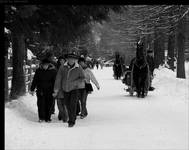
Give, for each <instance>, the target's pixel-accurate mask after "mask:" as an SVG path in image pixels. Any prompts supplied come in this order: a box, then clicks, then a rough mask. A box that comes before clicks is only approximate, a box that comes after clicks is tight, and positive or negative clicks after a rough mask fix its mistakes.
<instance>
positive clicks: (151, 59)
mask: <svg viewBox="0 0 189 150" xmlns="http://www.w3.org/2000/svg"><path fill="white" fill-rule="evenodd" d="M146 59H147V62H148V65H149V70H150V87H149V90H150V91H153V90H154V87H152V86H151V84H152V79H153V76H154V75H153V74H154V69H155V64H154V57H153V51H152V50H148V51H147V56H146Z"/></svg>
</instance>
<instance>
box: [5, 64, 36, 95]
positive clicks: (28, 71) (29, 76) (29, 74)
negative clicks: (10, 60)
mask: <svg viewBox="0 0 189 150" xmlns="http://www.w3.org/2000/svg"><path fill="white" fill-rule="evenodd" d="M37 67H38V64H32V63H29V64H28V65H24V68H23V69H24V73H25V81H26V92H28V90H29V88H30V86H31V82H32V80H33V76H34V74H35V70H36V68H37ZM12 71H13V68H12V67H8V69H7V76H8V87H7V88H8V93H9V94H10V90H11V84H12V83H11V82H12Z"/></svg>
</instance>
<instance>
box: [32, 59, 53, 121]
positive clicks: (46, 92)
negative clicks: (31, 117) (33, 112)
mask: <svg viewBox="0 0 189 150" xmlns="http://www.w3.org/2000/svg"><path fill="white" fill-rule="evenodd" d="M55 78H56V69H55V68H54V66H53V65H52V64H51V63H50V62H49V60H48V59H44V60H42V63H41V65H40V67H39V68H38V69H37V70H36V72H35V75H34V78H33V81H32V84H31V88H30V93H31V94H32V95H33V94H34V90H35V89H37V91H36V95H37V106H38V117H39V122H42V121H46V122H50V121H51V111H52V107H53V96H52V93H53V88H54V82H55Z"/></svg>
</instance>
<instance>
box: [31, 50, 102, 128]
mask: <svg viewBox="0 0 189 150" xmlns="http://www.w3.org/2000/svg"><path fill="white" fill-rule="evenodd" d="M90 81H92V82H93V83H94V84H95V86H96V87H97V89H98V90H99V89H100V86H99V83H98V81H97V79H96V78H95V76H94V74H93V73H92V71H91V70H90V68H89V67H88V66H87V64H86V62H85V58H83V57H79V56H77V55H76V54H74V53H70V54H66V55H65V56H61V57H59V59H58V62H57V65H56V66H55V65H53V64H52V63H51V62H50V61H49V60H48V59H47V58H46V59H43V60H42V61H41V65H40V66H39V68H38V69H37V70H36V72H35V75H34V78H33V81H32V85H31V88H30V93H31V94H32V95H33V94H34V90H35V89H37V90H36V95H37V106H38V117H39V122H42V121H46V122H50V121H51V115H52V113H53V109H54V104H55V99H56V100H57V106H58V110H59V114H58V119H59V120H62V121H63V122H67V123H68V127H73V126H74V125H75V123H76V118H77V115H79V116H80V118H81V119H83V118H85V117H86V116H87V115H88V111H87V107H86V103H87V96H88V94H89V93H91V92H92V91H93V88H92V85H91V83H90ZM78 112H80V113H79V114H78Z"/></svg>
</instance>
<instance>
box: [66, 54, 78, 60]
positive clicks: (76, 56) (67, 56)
mask: <svg viewBox="0 0 189 150" xmlns="http://www.w3.org/2000/svg"><path fill="white" fill-rule="evenodd" d="M65 58H75V59H79V56H78V55H76V54H74V53H69V54H65Z"/></svg>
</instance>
